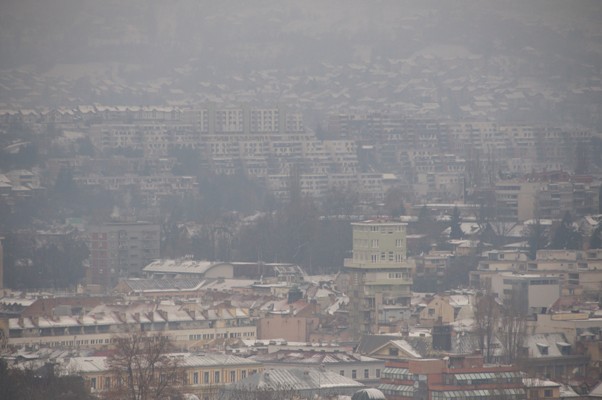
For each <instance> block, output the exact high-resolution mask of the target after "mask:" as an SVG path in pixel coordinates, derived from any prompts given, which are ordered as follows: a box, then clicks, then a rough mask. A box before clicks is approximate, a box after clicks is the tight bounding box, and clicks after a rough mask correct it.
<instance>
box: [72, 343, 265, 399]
mask: <svg viewBox="0 0 602 400" xmlns="http://www.w3.org/2000/svg"><path fill="white" fill-rule="evenodd" d="M171 357H177V358H178V361H177V363H178V366H179V369H180V371H181V373H180V378H179V379H180V382H179V385H178V387H179V388H180V390H181V391H182V393H186V394H195V395H197V396H215V395H216V394H217V393H218V391H219V390H220V389H221V388H222V387H223V386H225V385H227V384H230V383H234V382H238V381H240V380H243V379H246V378H247V377H248V376H251V375H253V374H255V373H258V372H261V371H263V365H262V364H261V363H259V362H257V361H254V360H250V359H246V358H241V357H236V356H233V355H225V354H205V355H196V354H189V353H184V354H173V355H171ZM60 367H61V369H62V370H63V371H65V372H66V373H77V374H78V375H80V376H82V377H83V379H84V381H85V383H86V386H87V387H88V389H89V390H90V392H91V393H94V394H101V393H105V392H108V391H110V390H111V389H112V388H114V387H115V384H116V383H117V378H116V377H115V376H114V374H113V373H112V371H111V369H110V366H109V364H108V362H107V357H98V356H96V357H72V358H69V359H67V360H65V362H64V363H63V364H61V365H60ZM201 398H208V397H201ZM211 398H213V397H211Z"/></svg>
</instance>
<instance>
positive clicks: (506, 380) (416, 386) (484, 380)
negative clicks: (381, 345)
mask: <svg viewBox="0 0 602 400" xmlns="http://www.w3.org/2000/svg"><path fill="white" fill-rule="evenodd" d="M378 389H379V390H380V391H382V392H383V393H384V394H385V395H386V396H387V399H391V400H409V399H431V400H442V399H465V398H480V399H508V400H511V399H517V400H519V399H520V400H524V399H526V398H527V391H526V389H525V385H524V384H523V381H522V374H521V372H520V371H518V369H517V368H516V367H513V366H497V365H496V366H493V365H484V364H483V357H482V356H464V355H461V356H449V357H446V358H445V359H425V360H408V361H388V362H387V363H386V364H385V369H384V371H383V373H382V378H381V382H380V384H379V385H378Z"/></svg>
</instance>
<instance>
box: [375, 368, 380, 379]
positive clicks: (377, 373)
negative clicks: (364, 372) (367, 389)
mask: <svg viewBox="0 0 602 400" xmlns="http://www.w3.org/2000/svg"><path fill="white" fill-rule="evenodd" d="M376 377H377V378H380V368H376Z"/></svg>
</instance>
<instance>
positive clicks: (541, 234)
mask: <svg viewBox="0 0 602 400" xmlns="http://www.w3.org/2000/svg"><path fill="white" fill-rule="evenodd" d="M527 242H528V243H529V258H530V259H531V260H535V258H536V257H537V250H539V249H543V248H544V247H545V243H546V234H545V231H544V228H543V226H542V225H541V222H540V221H539V219H537V220H536V221H535V223H534V224H532V225H530V226H529V228H528V235H527Z"/></svg>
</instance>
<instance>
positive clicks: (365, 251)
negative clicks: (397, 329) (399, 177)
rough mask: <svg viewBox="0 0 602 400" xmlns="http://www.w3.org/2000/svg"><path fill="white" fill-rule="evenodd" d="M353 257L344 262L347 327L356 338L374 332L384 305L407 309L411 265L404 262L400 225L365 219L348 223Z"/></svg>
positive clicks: (403, 235)
mask: <svg viewBox="0 0 602 400" xmlns="http://www.w3.org/2000/svg"><path fill="white" fill-rule="evenodd" d="M351 225H352V228H353V257H352V258H349V259H345V270H346V271H347V273H348V274H349V275H350V294H349V297H350V321H351V322H350V325H351V329H352V332H354V334H355V335H357V336H358V337H359V336H360V335H362V334H368V333H378V332H379V325H387V324H388V323H389V322H390V321H386V320H385V319H384V315H385V312H384V309H385V308H386V306H389V305H390V306H394V305H397V306H408V305H409V303H410V297H411V286H412V276H411V270H412V266H411V264H410V262H408V260H407V259H406V227H407V224H405V223H402V222H395V221H388V220H369V221H364V222H357V223H352V224H351Z"/></svg>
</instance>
